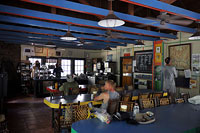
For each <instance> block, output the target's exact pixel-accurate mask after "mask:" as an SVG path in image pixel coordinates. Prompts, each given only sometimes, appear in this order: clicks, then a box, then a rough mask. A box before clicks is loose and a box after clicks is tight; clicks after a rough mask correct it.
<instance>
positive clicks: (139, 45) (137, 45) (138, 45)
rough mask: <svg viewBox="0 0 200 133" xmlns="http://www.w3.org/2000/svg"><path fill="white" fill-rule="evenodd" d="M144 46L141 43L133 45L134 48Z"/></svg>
mask: <svg viewBox="0 0 200 133" xmlns="http://www.w3.org/2000/svg"><path fill="white" fill-rule="evenodd" d="M144 45H145V44H144V43H143V42H141V41H138V42H137V43H136V44H135V45H134V47H143V46H144Z"/></svg>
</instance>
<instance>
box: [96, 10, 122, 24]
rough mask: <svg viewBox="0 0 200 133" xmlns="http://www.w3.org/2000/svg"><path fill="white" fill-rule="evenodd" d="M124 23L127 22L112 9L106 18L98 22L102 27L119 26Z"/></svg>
mask: <svg viewBox="0 0 200 133" xmlns="http://www.w3.org/2000/svg"><path fill="white" fill-rule="evenodd" d="M124 24H125V22H124V21H123V20H121V19H120V18H118V17H117V16H116V15H115V14H114V12H113V11H112V10H111V11H109V14H108V15H107V16H106V17H105V18H103V19H102V20H100V21H99V22H98V25H99V26H102V27H118V26H122V25H124Z"/></svg>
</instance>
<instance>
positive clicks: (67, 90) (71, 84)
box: [59, 75, 79, 96]
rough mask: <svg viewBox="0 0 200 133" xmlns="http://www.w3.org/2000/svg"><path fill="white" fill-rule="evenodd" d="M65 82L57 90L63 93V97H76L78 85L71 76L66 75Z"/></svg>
mask: <svg viewBox="0 0 200 133" xmlns="http://www.w3.org/2000/svg"><path fill="white" fill-rule="evenodd" d="M66 79H67V82H65V83H63V85H62V86H61V87H60V88H59V91H63V92H64V95H66V96H67V95H77V94H79V86H78V83H77V82H76V81H75V80H74V78H73V77H72V75H67V78H66Z"/></svg>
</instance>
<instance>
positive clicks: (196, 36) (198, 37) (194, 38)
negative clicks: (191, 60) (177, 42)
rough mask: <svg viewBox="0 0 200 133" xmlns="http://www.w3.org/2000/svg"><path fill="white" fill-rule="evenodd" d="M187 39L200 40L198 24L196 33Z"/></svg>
mask: <svg viewBox="0 0 200 133" xmlns="http://www.w3.org/2000/svg"><path fill="white" fill-rule="evenodd" d="M188 39H189V40H198V39H200V27H199V24H198V26H197V30H196V32H195V33H194V34H193V35H192V36H190V37H189V38H188Z"/></svg>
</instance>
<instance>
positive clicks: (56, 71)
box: [53, 63, 63, 78]
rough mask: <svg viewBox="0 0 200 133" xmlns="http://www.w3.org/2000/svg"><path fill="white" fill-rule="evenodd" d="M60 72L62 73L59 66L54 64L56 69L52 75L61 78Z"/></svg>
mask: <svg viewBox="0 0 200 133" xmlns="http://www.w3.org/2000/svg"><path fill="white" fill-rule="evenodd" d="M61 72H63V70H62V68H61V66H60V64H58V63H56V68H55V69H54V70H53V74H54V75H55V76H56V77H57V78H60V77H61Z"/></svg>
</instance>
